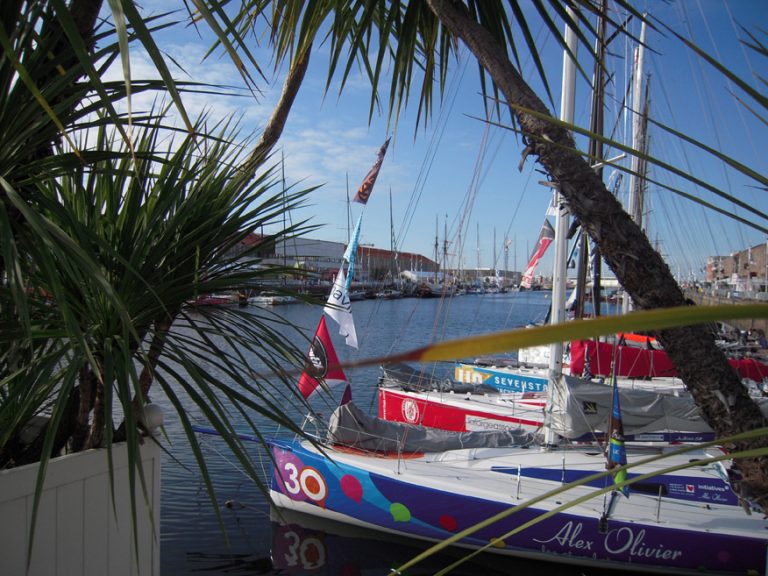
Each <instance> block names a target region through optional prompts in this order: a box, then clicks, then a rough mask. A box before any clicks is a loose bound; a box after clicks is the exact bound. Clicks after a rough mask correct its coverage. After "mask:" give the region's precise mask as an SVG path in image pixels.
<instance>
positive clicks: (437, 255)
mask: <svg viewBox="0 0 768 576" xmlns="http://www.w3.org/2000/svg"><path fill="white" fill-rule="evenodd" d="M437 219H438V215H437V214H435V277H434V278H433V282H434V283H435V284H437V276H438V271H439V270H440V249H439V244H438V241H437Z"/></svg>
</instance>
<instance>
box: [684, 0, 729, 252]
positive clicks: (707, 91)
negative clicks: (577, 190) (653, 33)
mask: <svg viewBox="0 0 768 576" xmlns="http://www.w3.org/2000/svg"><path fill="white" fill-rule="evenodd" d="M687 8H688V7H687V5H686V4H685V3H681V5H680V6H679V9H680V10H681V11H682V12H683V24H684V26H685V28H686V30H687V32H688V37H689V38H693V37H694V34H693V30H692V28H691V18H690V14H689V13H688V9H687ZM702 20H703V22H704V26H705V27H706V29H707V32H708V33H709V36H710V40H711V41H712V42H713V44H715V50H717V47H716V43H715V42H714V40H713V39H712V35H711V32H710V31H709V23H708V21H707V19H706V18H702ZM687 55H688V60H689V62H691V64H690V65H691V69H692V70H693V69H694V68H697V69H698V71H699V74H695V75H693V78H694V79H695V80H698V81H700V82H701V83H703V86H702V85H701V84H699V82H696V84H695V86H696V94H697V96H698V99H699V102H700V105H701V110H702V115H703V116H704V118H705V119H707V124H708V125H709V130H710V132H711V134H712V137H713V138H714V140H715V142H716V144H717V146H716V148H717V150H718V151H722V150H723V144H722V141H721V138H720V129H719V128H718V126H717V125H716V124H717V117H716V116H715V114H714V110H716V109H717V110H719V109H720V108H719V107H716V106H715V105H714V104H715V103H714V102H713V97H712V94H714V93H715V92H716V90H714V89H712V87H711V86H710V82H709V75H708V74H707V73H706V71H705V70H704V61H703V59H701V58H697V59H696V61H692V59H693V58H694V55H693V54H692V53H691V52H687ZM718 59H719V60H721V59H720V58H718ZM694 65H695V66H694ZM707 103H708V104H710V105H709V106H706V104H707ZM729 128H730V125H728V124H727V125H726V126H725V127H724V128H723V130H724V131H725V132H726V133H730V130H729ZM722 171H723V177H724V178H725V181H726V183H727V185H728V189H733V186H732V185H731V178H730V172H729V171H728V170H727V169H726V167H725V166H724V165H722ZM733 210H734V212H737V213H738V211H737V209H736V205H735V204H734V205H733ZM737 232H738V234H739V237H740V241H741V244H742V245H743V244H744V234H743V230H742V228H741V227H739V228H738V229H737Z"/></svg>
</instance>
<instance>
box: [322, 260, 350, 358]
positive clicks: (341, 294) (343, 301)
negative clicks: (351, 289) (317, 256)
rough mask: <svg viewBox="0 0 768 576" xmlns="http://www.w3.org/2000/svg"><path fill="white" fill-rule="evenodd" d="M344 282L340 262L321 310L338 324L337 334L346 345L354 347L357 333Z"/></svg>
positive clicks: (342, 267) (342, 268) (342, 265)
mask: <svg viewBox="0 0 768 576" xmlns="http://www.w3.org/2000/svg"><path fill="white" fill-rule="evenodd" d="M346 284H347V283H346V281H345V278H344V264H343V263H342V264H341V268H339V273H338V274H337V275H336V281H335V282H334V283H333V288H332V289H331V293H330V295H329V296H328V302H327V303H326V305H325V308H324V309H323V310H324V311H325V313H326V314H328V316H330V317H331V318H333V319H334V320H335V321H336V323H337V324H338V325H339V334H341V335H342V336H344V341H345V342H346V343H347V346H351V347H352V348H355V349H356V348H357V333H356V332H355V320H354V318H352V301H351V300H350V299H349V293H348V292H347V285H346Z"/></svg>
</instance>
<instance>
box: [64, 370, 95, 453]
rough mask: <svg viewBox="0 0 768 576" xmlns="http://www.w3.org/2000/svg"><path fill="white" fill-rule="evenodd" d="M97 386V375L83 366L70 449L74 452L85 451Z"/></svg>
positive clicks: (79, 380)
mask: <svg viewBox="0 0 768 576" xmlns="http://www.w3.org/2000/svg"><path fill="white" fill-rule="evenodd" d="M96 385H97V382H96V375H95V374H94V372H93V370H92V369H91V367H90V366H88V365H86V366H83V367H82V368H81V369H80V377H79V379H78V388H79V390H80V401H79V403H78V405H77V417H76V418H75V419H74V426H73V428H74V429H73V430H72V435H71V438H72V441H71V445H70V449H71V450H72V451H73V452H79V451H80V450H83V449H84V448H85V445H86V442H87V440H88V429H89V422H90V417H91V410H92V409H93V403H94V399H95V396H96Z"/></svg>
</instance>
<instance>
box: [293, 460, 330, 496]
mask: <svg viewBox="0 0 768 576" xmlns="http://www.w3.org/2000/svg"><path fill="white" fill-rule="evenodd" d="M283 470H284V471H285V473H286V474H284V475H283V476H282V478H283V485H284V486H285V489H286V490H287V491H288V492H289V493H290V494H292V495H294V496H298V495H299V494H302V495H304V496H306V497H307V498H308V499H310V500H312V501H314V502H318V503H320V502H323V501H324V500H325V498H326V497H327V496H328V486H327V485H326V483H325V478H323V475H322V474H320V472H318V471H317V470H315V469H314V468H312V467H310V466H307V467H305V468H302V469H301V470H299V469H298V468H297V467H296V464H294V463H293V462H286V463H285V464H284V465H283Z"/></svg>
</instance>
